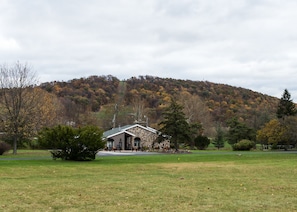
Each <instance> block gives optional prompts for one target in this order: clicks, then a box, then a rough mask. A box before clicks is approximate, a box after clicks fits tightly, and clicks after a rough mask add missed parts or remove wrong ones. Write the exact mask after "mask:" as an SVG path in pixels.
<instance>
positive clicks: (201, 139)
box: [194, 135, 210, 150]
mask: <svg viewBox="0 0 297 212" xmlns="http://www.w3.org/2000/svg"><path fill="white" fill-rule="evenodd" d="M194 142H195V146H196V147H197V148H198V149H200V150H205V149H206V148H207V147H208V145H209V144H210V140H209V138H208V137H206V136H203V135H199V136H197V137H196V138H195V140H194Z"/></svg>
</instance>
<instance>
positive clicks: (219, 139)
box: [212, 125, 225, 149]
mask: <svg viewBox="0 0 297 212" xmlns="http://www.w3.org/2000/svg"><path fill="white" fill-rule="evenodd" d="M212 143H213V145H214V146H215V147H216V148H218V149H220V148H223V147H224V146H225V141H224V132H223V130H222V127H221V125H218V126H217V128H216V137H215V139H214V140H213V142H212Z"/></svg>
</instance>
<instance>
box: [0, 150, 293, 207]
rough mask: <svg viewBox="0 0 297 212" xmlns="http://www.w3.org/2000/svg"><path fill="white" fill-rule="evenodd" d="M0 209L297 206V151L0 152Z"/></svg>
mask: <svg viewBox="0 0 297 212" xmlns="http://www.w3.org/2000/svg"><path fill="white" fill-rule="evenodd" d="M0 168H1V171H0V179H1V183H0V191H1V192H0V211H183V212H185V211H297V197H296V190H297V179H296V176H297V169H296V168H297V154H295V153H289V154H286V153H271V152H241V153H237V152H232V151H206V152H204V151H197V152H195V153H193V154H184V155H166V154H165V155H151V156H108V157H98V158H97V159H96V160H95V161H92V162H69V161H60V160H57V161H54V160H52V159H50V157H49V153H48V152H46V151H34V152H33V153H32V152H22V151H20V153H19V155H18V156H17V157H15V156H13V155H11V154H8V155H4V156H0Z"/></svg>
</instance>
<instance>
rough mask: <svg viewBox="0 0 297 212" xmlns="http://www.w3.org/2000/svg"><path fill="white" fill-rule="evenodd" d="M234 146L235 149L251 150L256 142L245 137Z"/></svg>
mask: <svg viewBox="0 0 297 212" xmlns="http://www.w3.org/2000/svg"><path fill="white" fill-rule="evenodd" d="M232 147H233V150H235V151H250V150H251V149H252V148H254V147H255V142H253V141H250V140H247V139H243V140H241V141H239V142H238V143H235V144H233V146H232Z"/></svg>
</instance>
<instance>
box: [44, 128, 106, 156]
mask: <svg viewBox="0 0 297 212" xmlns="http://www.w3.org/2000/svg"><path fill="white" fill-rule="evenodd" d="M102 135H103V133H102V131H101V130H100V129H99V128H98V127H95V126H86V127H82V128H72V127H70V126H61V125H58V126H56V127H53V128H45V129H43V130H42V131H41V132H40V134H39V141H40V143H41V146H43V147H45V148H51V149H53V150H52V151H51V153H52V157H53V159H56V158H61V159H62V160H75V161H86V160H94V159H95V158H96V154H97V152H98V150H99V149H100V148H103V146H104V145H103V142H102Z"/></svg>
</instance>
